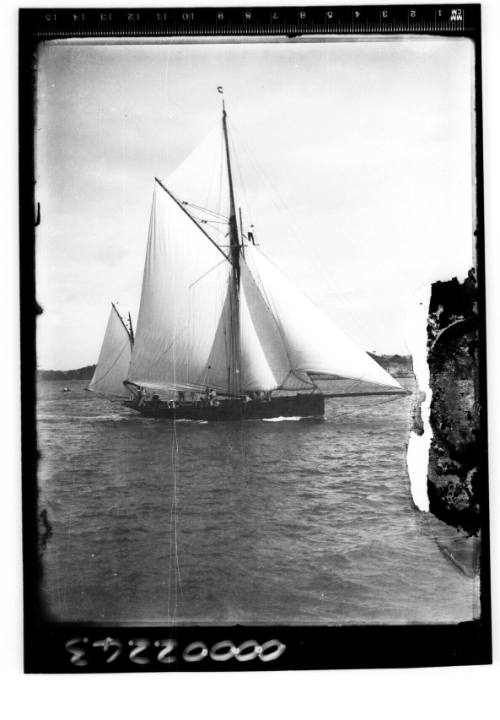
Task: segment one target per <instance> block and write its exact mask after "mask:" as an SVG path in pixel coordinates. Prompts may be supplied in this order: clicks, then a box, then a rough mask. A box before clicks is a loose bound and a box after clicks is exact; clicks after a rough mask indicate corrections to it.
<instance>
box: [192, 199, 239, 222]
mask: <svg viewBox="0 0 500 720" xmlns="http://www.w3.org/2000/svg"><path fill="white" fill-rule="evenodd" d="M182 204H183V205H187V206H188V207H192V208H194V209H195V210H202V211H203V212H206V213H208V214H209V215H214V216H215V217H218V218H222V220H225V221H226V222H229V218H227V217H226V216H225V215H223V214H222V213H220V212H216V211H215V210H210V209H209V208H207V207H203V206H202V205H197V204H196V203H193V202H190V201H189V200H182Z"/></svg>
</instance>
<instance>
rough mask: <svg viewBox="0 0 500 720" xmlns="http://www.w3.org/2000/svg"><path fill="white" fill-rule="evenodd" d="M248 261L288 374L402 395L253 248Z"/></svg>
mask: <svg viewBox="0 0 500 720" xmlns="http://www.w3.org/2000/svg"><path fill="white" fill-rule="evenodd" d="M245 261H246V264H247V267H248V270H249V272H250V274H251V275H252V277H253V279H254V281H255V284H256V286H257V287H258V290H259V291H260V293H261V295H262V298H263V301H264V303H263V304H264V306H265V307H266V309H267V312H268V313H269V314H270V315H271V316H272V318H273V319H274V321H275V325H276V328H277V333H276V334H279V337H280V338H281V341H282V343H283V346H284V348H285V349H286V357H287V360H288V362H289V368H290V370H291V371H293V373H294V374H295V375H296V376H298V377H302V378H304V377H307V374H309V373H313V374H314V373H318V374H319V373H321V374H327V375H339V376H341V377H345V378H353V379H357V380H363V381H365V382H369V383H374V384H376V385H383V386H385V387H391V388H397V389H398V390H402V389H403V388H402V387H401V385H400V384H399V382H398V381H397V380H395V379H394V378H393V377H392V376H391V375H389V373H388V372H386V371H385V370H384V369H383V368H382V367H380V365H378V364H377V363H376V362H375V361H374V360H373V359H372V358H371V357H370V356H369V355H368V354H367V353H365V352H364V351H363V350H361V349H360V348H359V347H358V346H357V345H356V344H355V343H354V342H353V341H352V340H351V339H350V338H349V337H348V336H347V335H346V334H345V333H343V332H342V331H341V330H340V329H339V328H337V327H336V326H335V325H334V323H333V322H332V321H331V320H330V319H329V318H328V317H327V316H326V315H325V314H324V313H323V312H322V311H321V310H320V309H319V308H318V307H317V306H316V305H314V303H312V302H311V301H310V300H309V299H308V298H307V297H306V296H305V295H303V294H302V293H301V292H300V291H299V290H298V289H297V288H295V287H294V286H293V284H292V283H291V282H290V281H289V280H287V278H285V277H284V275H282V274H281V272H280V271H279V270H278V269H277V268H276V267H275V266H274V265H273V264H272V263H271V262H270V261H269V260H268V259H267V258H266V257H265V255H263V254H262V253H261V252H260V251H259V250H257V248H256V247H254V246H253V245H249V246H248V247H247V248H246V249H245ZM261 305H262V303H261ZM254 317H255V313H254ZM281 357H284V355H283V354H282V355H281ZM304 374H305V375H304Z"/></svg>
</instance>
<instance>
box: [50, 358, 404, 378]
mask: <svg viewBox="0 0 500 720" xmlns="http://www.w3.org/2000/svg"><path fill="white" fill-rule="evenodd" d="M368 355H369V356H370V357H372V358H373V359H374V360H375V362H377V363H378V364H379V365H381V366H382V367H383V368H384V370H387V371H388V372H389V373H390V374H391V375H393V376H394V377H412V376H413V364H412V360H411V357H410V356H409V355H376V354H375V353H368ZM95 368H96V366H95V365H86V366H85V367H81V368H76V369H75V370H37V379H38V380H91V378H92V375H93V374H94V370H95Z"/></svg>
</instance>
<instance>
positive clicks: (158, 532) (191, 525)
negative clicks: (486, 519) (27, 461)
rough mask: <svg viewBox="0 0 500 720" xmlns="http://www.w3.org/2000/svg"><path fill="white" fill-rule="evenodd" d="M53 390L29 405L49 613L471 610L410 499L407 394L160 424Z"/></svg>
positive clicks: (240, 616) (79, 393)
mask: <svg viewBox="0 0 500 720" xmlns="http://www.w3.org/2000/svg"><path fill="white" fill-rule="evenodd" d="M403 382H405V383H406V384H407V385H409V386H411V384H412V381H410V380H406V381H403ZM64 384H65V383H63V382H42V383H40V386H39V398H38V431H39V447H40V450H41V453H42V460H41V464H40V470H39V484H40V507H41V508H45V509H46V511H47V516H48V520H49V522H50V525H51V528H52V535H51V537H50V539H49V540H48V543H47V546H46V549H45V551H44V555H43V564H44V594H45V598H46V602H47V605H48V607H49V609H50V610H51V612H52V614H53V616H54V617H55V618H57V619H59V620H64V621H72V620H84V621H106V622H118V621H131V622H159V623H172V622H174V623H175V622H177V623H190V624H191V623H193V624H194V623H209V624H223V623H231V624H232V623H236V622H237V623H243V624H258V623H266V624H280V623H283V624H309V623H311V624H343V623H356V624H360V623H401V622H403V623H406V622H425V623H429V622H457V621H460V620H468V619H471V618H472V616H473V605H474V603H475V596H476V594H477V593H476V590H477V588H475V584H474V581H473V580H471V579H469V578H467V577H465V576H464V575H463V574H461V573H460V572H459V571H458V570H457V569H456V568H455V567H454V566H453V565H451V564H450V563H449V561H448V560H447V559H446V558H445V557H444V556H443V554H442V553H441V551H440V550H439V548H438V546H437V544H436V541H435V538H436V536H437V535H439V533H444V534H445V535H447V536H449V534H450V532H451V533H452V534H453V532H454V531H453V530H450V529H448V528H447V527H446V526H444V525H441V524H440V523H437V521H434V520H431V518H429V516H428V515H426V514H422V513H420V512H419V511H418V510H417V509H416V508H415V507H414V505H413V503H412V499H411V495H410V490H409V481H408V476H407V470H406V447H405V445H406V442H407V437H408V431H409V428H410V426H411V405H412V399H411V398H403V399H398V400H397V401H392V402H387V399H386V398H366V397H365V398H349V399H331V400H327V411H326V417H325V419H324V420H322V421H313V420H303V421H293V420H288V421H281V422H263V421H254V422H246V423H237V422H233V423H206V424H195V423H186V422H178V423H176V424H172V423H168V422H165V421H162V420H155V419H146V418H143V417H141V416H138V415H136V414H135V413H133V412H132V411H129V410H127V409H126V408H124V407H122V406H121V405H120V404H119V403H116V404H115V403H111V402H109V401H108V400H105V399H102V398H99V397H96V396H95V395H93V394H92V393H88V392H85V391H84V387H85V386H84V384H83V383H81V382H72V383H71V390H72V392H71V393H62V392H61V390H62V387H63V385H64Z"/></svg>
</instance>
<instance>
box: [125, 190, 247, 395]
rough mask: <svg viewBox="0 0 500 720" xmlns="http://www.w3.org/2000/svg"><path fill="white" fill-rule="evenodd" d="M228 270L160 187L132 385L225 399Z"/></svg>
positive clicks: (228, 357)
mask: <svg viewBox="0 0 500 720" xmlns="http://www.w3.org/2000/svg"><path fill="white" fill-rule="evenodd" d="M230 270H231V266H230V263H229V262H228V261H227V259H226V258H225V257H224V255H223V253H222V252H221V251H220V250H219V249H218V248H217V247H216V246H215V245H214V244H213V243H212V242H211V241H210V240H209V238H208V237H207V236H206V235H205V234H204V233H203V231H202V230H201V229H200V228H199V227H198V226H197V225H196V223H195V222H194V221H193V219H192V218H191V217H190V216H189V215H188V214H187V212H185V210H184V209H183V207H181V206H180V205H179V204H178V203H177V202H176V201H175V200H174V199H173V198H172V197H171V196H170V195H169V194H168V193H167V192H166V191H165V189H163V188H162V187H160V185H159V184H158V183H157V184H156V186H155V191H154V194H153V207H152V211H151V221H150V227H149V237H148V248H147V254H146V264H145V268H144V278H143V285H142V295H141V304H140V309H139V317H138V322H137V329H136V335H135V341H134V350H133V353H132V361H131V365H130V372H129V380H131V381H132V382H134V383H136V384H138V385H141V386H144V387H151V388H158V389H164V390H191V391H203V390H205V389H206V387H207V386H210V387H212V388H214V389H216V390H217V391H219V392H228V391H229V387H230V378H229V375H230V368H231V367H234V365H235V362H234V360H233V359H232V357H231V344H230V343H229V342H227V343H226V342H223V340H224V339H225V338H228V337H229V333H230V328H231V303H230V302H229V301H228V288H229V280H230Z"/></svg>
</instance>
